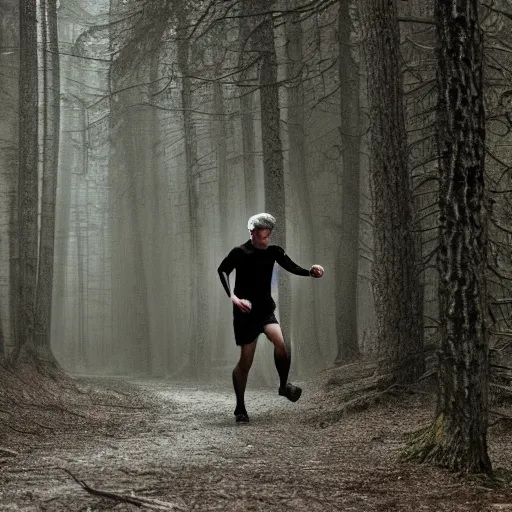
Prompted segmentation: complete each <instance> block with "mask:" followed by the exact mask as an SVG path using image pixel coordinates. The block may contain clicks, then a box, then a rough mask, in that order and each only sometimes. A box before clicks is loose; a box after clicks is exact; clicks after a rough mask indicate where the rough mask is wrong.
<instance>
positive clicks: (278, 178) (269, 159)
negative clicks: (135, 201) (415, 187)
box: [254, 0, 291, 350]
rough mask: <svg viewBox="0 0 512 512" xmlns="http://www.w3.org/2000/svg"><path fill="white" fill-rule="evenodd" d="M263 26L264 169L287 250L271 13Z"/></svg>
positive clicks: (284, 291) (259, 38)
mask: <svg viewBox="0 0 512 512" xmlns="http://www.w3.org/2000/svg"><path fill="white" fill-rule="evenodd" d="M272 5H273V0H267V1H266V2H261V5H260V8H261V9H262V10H263V11H268V10H269V9H271V7H272ZM258 21H259V22H260V23H261V25H260V27H259V28H258V29H257V30H256V32H255V34H254V41H255V48H256V49H257V50H258V51H259V52H260V53H261V66H260V106H261V136H262V147H263V172H264V186H265V209H266V211H267V212H268V213H270V214H271V215H273V216H274V217H275V218H276V219H277V222H278V224H277V227H276V229H274V232H273V243H274V244H276V245H280V246H281V247H283V248H285V250H286V208H285V205H286V203H285V184H284V166H283V148H282V143H281V133H280V109H279V86H278V84H277V58H276V50H275V44H274V24H273V18H272V15H270V14H263V15H261V17H260V16H258ZM275 271H277V272H278V279H279V288H278V289H279V291H278V295H279V297H278V302H279V322H280V324H281V328H282V331H283V334H284V338H285V341H286V343H287V346H288V349H289V350H290V349H291V347H290V343H289V342H290V332H291V325H290V324H291V293H290V277H289V275H288V273H287V272H280V271H279V269H278V267H277V266H276V270H275Z"/></svg>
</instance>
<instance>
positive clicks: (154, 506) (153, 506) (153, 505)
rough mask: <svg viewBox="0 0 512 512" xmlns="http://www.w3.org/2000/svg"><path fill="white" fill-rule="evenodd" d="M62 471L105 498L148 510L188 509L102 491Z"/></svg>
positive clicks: (85, 487)
mask: <svg viewBox="0 0 512 512" xmlns="http://www.w3.org/2000/svg"><path fill="white" fill-rule="evenodd" d="M61 469H62V470H63V471H65V472H66V473H68V475H70V476H71V478H73V480H75V482H77V483H78V484H79V485H80V486H81V487H83V488H84V489H85V490H86V491H87V492H88V493H90V494H93V495H95V496H102V497H105V498H110V499H112V500H115V501H119V502H123V503H130V504H132V505H136V506H137V507H144V508H147V509H149V510H164V511H165V510H179V511H187V510H189V509H188V507H187V506H186V505H185V504H178V503H169V502H167V501H161V500H155V499H152V498H146V497H144V496H133V495H126V494H118V493H115V492H110V491H102V490H100V489H94V488H93V487H91V486H89V485H87V484H86V483H85V482H84V481H83V480H79V479H78V478H77V477H76V476H75V475H73V473H71V472H70V471H69V470H67V469H66V468H61Z"/></svg>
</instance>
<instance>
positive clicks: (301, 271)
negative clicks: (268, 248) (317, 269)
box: [276, 246, 311, 276]
mask: <svg viewBox="0 0 512 512" xmlns="http://www.w3.org/2000/svg"><path fill="white" fill-rule="evenodd" d="M276 261H277V263H279V265H281V267H283V268H284V269H285V270H287V271H288V272H291V273H292V274H295V275H296V276H311V272H310V271H309V270H306V269H305V268H302V267H301V266H299V265H297V263H295V262H294V261H292V260H291V258H290V257H289V256H288V255H287V254H286V253H285V252H284V249H283V248H282V247H279V246H276Z"/></svg>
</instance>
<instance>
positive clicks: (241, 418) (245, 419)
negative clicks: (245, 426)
mask: <svg viewBox="0 0 512 512" xmlns="http://www.w3.org/2000/svg"><path fill="white" fill-rule="evenodd" d="M235 418H236V422H237V423H249V416H248V414H247V413H246V412H241V413H238V414H237V415H236V416H235Z"/></svg>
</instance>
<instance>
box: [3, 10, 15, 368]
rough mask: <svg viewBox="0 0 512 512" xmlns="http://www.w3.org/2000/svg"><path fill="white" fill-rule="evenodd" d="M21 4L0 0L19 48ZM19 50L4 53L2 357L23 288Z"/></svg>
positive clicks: (10, 343) (7, 43)
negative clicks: (19, 201) (19, 226)
mask: <svg viewBox="0 0 512 512" xmlns="http://www.w3.org/2000/svg"><path fill="white" fill-rule="evenodd" d="M19 14H20V12H19V4H18V2H12V0H0V23H1V28H0V47H1V48H4V49H5V50H7V49H8V48H13V49H15V48H18V47H19V29H20V23H19ZM19 62H20V60H19V52H17V51H2V52H0V69H2V73H0V95H1V98H2V114H1V116H0V137H1V139H2V143H1V144H0V145H1V149H0V151H1V153H0V154H1V156H2V158H1V159H0V215H1V217H2V219H3V223H4V226H3V229H2V236H1V237H0V259H1V261H2V265H1V266H0V336H1V339H0V360H1V359H3V358H4V357H5V358H7V357H9V355H10V354H11V353H12V351H13V349H14V348H15V346H16V330H17V325H16V322H17V311H18V307H17V304H18V298H19V289H18V285H17V275H18V271H17V265H18V229H17V224H18V223H17V199H18V197H17V187H18V164H19V161H18V155H19V151H18V138H19V137H18V132H19V109H18V104H19V93H20V87H19V76H18V73H19Z"/></svg>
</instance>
